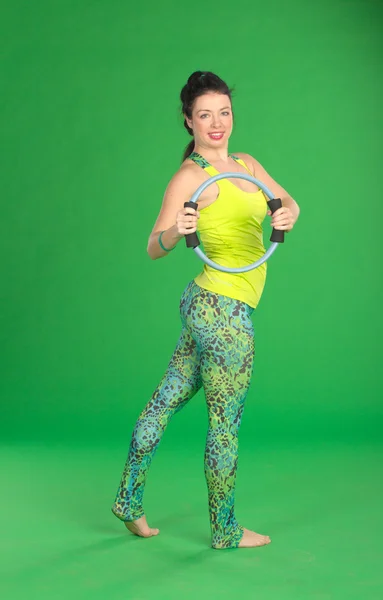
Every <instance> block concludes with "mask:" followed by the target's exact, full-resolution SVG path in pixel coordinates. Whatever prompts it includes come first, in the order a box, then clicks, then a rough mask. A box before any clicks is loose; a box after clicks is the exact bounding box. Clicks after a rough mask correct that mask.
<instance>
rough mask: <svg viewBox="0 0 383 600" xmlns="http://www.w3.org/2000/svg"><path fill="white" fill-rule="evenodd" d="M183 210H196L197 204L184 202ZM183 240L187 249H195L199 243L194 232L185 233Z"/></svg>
mask: <svg viewBox="0 0 383 600" xmlns="http://www.w3.org/2000/svg"><path fill="white" fill-rule="evenodd" d="M184 208H194V210H197V208H198V204H197V202H190V201H189V202H185V203H184ZM185 240H186V246H187V248H196V247H197V246H199V245H200V243H201V242H200V241H199V239H198V235H197V232H196V231H193V233H186V234H185Z"/></svg>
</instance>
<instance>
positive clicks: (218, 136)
mask: <svg viewBox="0 0 383 600" xmlns="http://www.w3.org/2000/svg"><path fill="white" fill-rule="evenodd" d="M208 135H209V137H210V138H212V139H213V140H220V139H222V138H223V136H224V133H223V131H219V132H218V131H217V133H209V134H208Z"/></svg>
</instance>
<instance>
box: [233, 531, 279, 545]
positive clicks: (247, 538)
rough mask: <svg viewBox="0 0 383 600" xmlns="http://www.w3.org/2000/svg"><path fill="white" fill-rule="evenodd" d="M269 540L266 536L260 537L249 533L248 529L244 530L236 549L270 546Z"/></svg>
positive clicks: (253, 532)
mask: <svg viewBox="0 0 383 600" xmlns="http://www.w3.org/2000/svg"><path fill="white" fill-rule="evenodd" d="M270 542H271V539H270V538H269V536H268V535H261V534H260V533H255V531H250V529H244V532H243V536H242V539H241V541H240V542H239V545H238V548H254V547H255V546H265V545H266V544H270Z"/></svg>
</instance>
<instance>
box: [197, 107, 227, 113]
mask: <svg viewBox="0 0 383 600" xmlns="http://www.w3.org/2000/svg"><path fill="white" fill-rule="evenodd" d="M226 108H231V106H224V107H223V108H221V109H220V110H225V109H226ZM201 111H203V112H211V110H209V109H208V108H200V109H199V110H197V113H199V112H201Z"/></svg>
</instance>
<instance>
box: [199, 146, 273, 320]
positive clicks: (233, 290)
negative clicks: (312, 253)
mask: <svg viewBox="0 0 383 600" xmlns="http://www.w3.org/2000/svg"><path fill="white" fill-rule="evenodd" d="M230 156H231V158H233V159H234V160H235V161H237V162H238V163H239V164H241V165H242V166H243V167H245V169H246V170H247V171H248V172H249V173H250V175H252V173H251V172H250V171H249V169H248V168H247V166H246V164H245V162H244V161H243V160H242V159H240V158H238V157H237V156H234V155H233V154H230ZM188 158H190V159H191V160H193V161H194V162H195V163H196V164H198V165H199V166H200V167H202V168H203V169H204V170H205V171H206V172H207V173H208V174H209V175H211V176H213V175H217V174H218V171H217V170H216V169H215V168H214V167H213V166H211V165H210V163H208V162H207V161H206V160H205V159H204V158H203V157H202V156H201V155H200V154H198V153H196V152H193V153H192V154H191V155H190V156H189V157H188ZM216 183H217V185H218V188H219V195H218V197H217V199H216V200H215V201H214V202H213V203H212V204H210V205H209V206H206V207H205V208H203V209H201V210H200V218H199V220H198V225H197V233H198V234H199V237H200V240H201V242H202V244H203V251H204V253H205V254H206V255H207V256H208V257H209V258H210V259H211V260H213V261H215V262H217V263H218V264H221V265H224V266H228V267H243V266H245V265H249V264H251V263H253V262H255V261H256V260H258V259H259V258H260V257H261V256H262V255H263V254H264V253H265V248H264V245H263V229H262V221H263V220H264V218H265V216H266V214H267V209H268V207H267V197H266V196H265V194H264V192H263V191H262V190H258V191H257V192H251V193H249V192H244V191H243V190H240V189H239V187H238V186H237V185H235V184H233V183H232V182H231V181H229V180H228V179H221V180H220V181H217V182H216ZM266 272H267V266H266V263H263V265H261V266H260V267H258V268H256V269H252V270H251V271H248V272H247V273H224V272H223V271H217V269H214V268H213V267H210V266H209V265H207V264H205V265H204V269H203V271H202V273H200V274H199V275H197V277H195V279H194V281H195V282H196V283H197V284H198V285H199V286H201V287H202V288H205V289H206V290H209V291H211V292H215V293H217V294H222V295H223V296H229V298H234V299H236V300H241V301H242V302H246V303H247V304H249V306H251V307H253V308H256V306H257V305H258V302H259V301H260V299H261V295H262V292H263V288H264V286H265V282H266Z"/></svg>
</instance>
